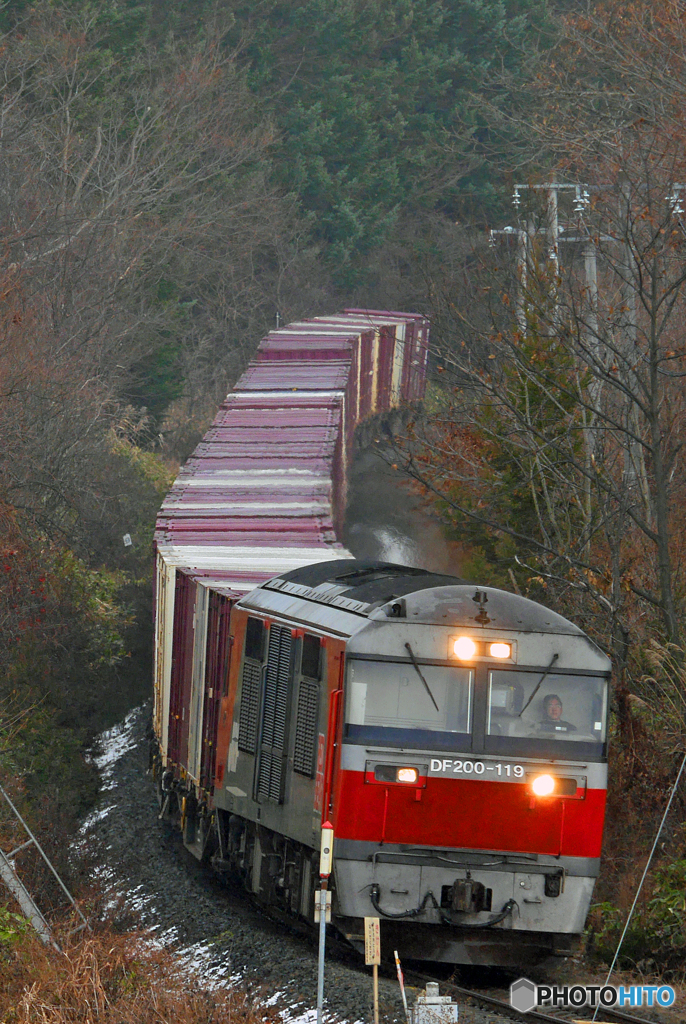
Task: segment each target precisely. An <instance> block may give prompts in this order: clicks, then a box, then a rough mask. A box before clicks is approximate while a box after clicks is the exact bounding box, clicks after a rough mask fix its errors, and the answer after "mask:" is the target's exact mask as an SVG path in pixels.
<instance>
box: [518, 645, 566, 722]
mask: <svg viewBox="0 0 686 1024" xmlns="http://www.w3.org/2000/svg"><path fill="white" fill-rule="evenodd" d="M559 657H560V655H559V654H553V656H552V658H551V659H550V664H549V665H548V667H547V669H546V670H545V672H544V673H543V675H542V676H541V678H540V679H539V680H538V682H537V683H536V686H535V687H534V692H533V693H532V694H531V696H530V697H529V699H528V701H527V702H526V704H525V705H524V707H523V708H522V710H521V711H520V712H519V714H518V715H517V718H521V717H522V715H523V714H524V712H525V711H526V709H527V708H528V706H529V704H531V701H532V700H533V699H534V697H535V696H536V694H537V693H538V691H539V690H540V689H541V683H542V682H543V680H544V679H546V678H547V676H548V673H549V672H550V670H551V668H552V667H553V665H554V664H555V662H556V661H557V659H558V658H559Z"/></svg>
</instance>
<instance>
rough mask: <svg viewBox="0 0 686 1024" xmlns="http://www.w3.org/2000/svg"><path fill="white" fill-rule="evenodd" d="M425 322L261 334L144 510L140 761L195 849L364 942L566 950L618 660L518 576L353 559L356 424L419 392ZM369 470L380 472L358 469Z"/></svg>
mask: <svg viewBox="0 0 686 1024" xmlns="http://www.w3.org/2000/svg"><path fill="white" fill-rule="evenodd" d="M427 345H428V325H427V323H426V321H425V320H424V319H423V318H422V317H420V316H417V315H409V314H403V313H392V312H380V311H370V310H346V311H345V312H344V313H343V314H339V315H338V316H335V317H329V318H315V319H313V320H310V321H304V322H301V323H296V324H290V325H288V326H287V327H285V328H283V329H281V330H277V331H273V332H271V333H270V334H269V335H268V336H267V338H265V339H264V341H263V342H262V344H261V346H260V349H259V350H258V353H257V357H256V360H255V361H254V363H253V364H251V366H250V367H249V369H248V370H247V371H246V373H245V374H244V375H243V377H242V378H241V379H240V381H239V382H238V383H237V385H236V387H235V389H234V391H233V392H232V393H231V394H230V395H229V396H228V398H227V399H226V401H225V403H224V405H223V406H222V408H221V409H220V411H219V414H218V416H217V418H216V420H215V423H214V425H213V427H212V428H211V430H210V431H209V432H208V434H207V435H206V436H205V438H204V439H203V441H202V443H201V444H200V445H199V446H198V448H197V449H196V451H195V452H194V454H193V456H192V457H191V459H190V460H189V462H188V463H187V465H186V466H185V467H184V469H183V470H182V472H181V474H180V475H179V478H178V479H177V481H176V483H175V484H174V486H173V488H172V490H171V492H170V493H169V495H168V497H167V499H166V500H165V502H164V505H163V507H162V510H161V512H160V515H159V518H158V523H157V530H156V538H155V541H156V551H157V555H156V557H157V572H156V596H155V630H156V632H155V710H154V731H155V744H154V752H153V768H154V775H155V778H156V780H157V786H158V795H159V799H160V802H161V805H162V811H161V815H162V816H167V817H171V818H173V819H175V820H177V821H178V823H179V825H180V827H181V830H182V834H183V841H184V843H185V845H186V847H187V848H188V849H189V850H191V851H192V852H193V853H194V854H195V856H197V857H198V858H207V859H209V860H211V862H212V864H213V865H214V867H215V868H216V869H217V870H219V871H225V872H231V873H232V874H234V875H235V874H238V875H240V876H241V877H242V879H243V881H244V884H245V885H246V887H247V888H248V889H249V890H250V891H251V892H252V893H253V894H254V895H255V897H256V898H257V899H258V900H259V901H261V902H262V903H263V904H265V905H268V906H270V907H271V908H273V909H275V910H277V911H280V912H281V913H282V914H283V915H286V916H288V917H290V918H292V919H293V920H296V919H299V920H305V921H312V920H313V914H314V901H315V893H316V890H317V887H318V857H319V853H318V851H319V845H320V835H321V827H322V823H323V822H324V821H326V820H327V819H329V820H330V822H331V823H332V824H333V827H334V835H335V840H334V865H333V876H332V880H331V883H330V888H331V889H332V924H333V926H334V927H335V928H336V929H337V931H338V932H339V933H340V934H341V935H343V936H345V937H346V938H347V939H348V941H349V942H350V943H351V944H352V945H353V946H355V947H357V948H358V949H361V948H362V945H363V919H364V918H365V917H368V916H377V917H379V918H381V920H382V932H381V934H382V943H383V945H384V947H386V948H388V949H390V950H393V949H397V950H398V951H399V952H400V955H401V956H404V957H407V958H412V959H417V960H431V961H443V962H448V963H455V964H465V963H472V964H496V965H502V966H522V965H525V964H530V963H532V962H534V961H537V960H541V959H543V958H545V957H546V956H548V955H551V954H562V955H564V954H567V953H569V952H570V951H571V950H572V948H573V945H574V940H575V938H576V937H577V936H578V935H579V934H580V933H581V931H582V929H583V926H584V921H585V917H586V913H587V910H588V907H589V903H590V899H591V894H592V891H593V885H594V879H595V877H596V876H597V873H598V867H599V858H600V851H601V839H602V829H603V818H604V807H605V791H606V781H607V768H606V765H607V761H606V723H607V689H608V679H609V671H610V665H609V662H608V660H607V658H606V657H605V656H604V655H603V654H602V652H600V651H599V650H598V649H597V648H596V647H595V646H594V645H593V644H592V642H591V641H590V640H589V639H588V637H586V636H585V635H584V633H583V632H582V631H581V630H579V629H578V628H577V627H576V626H574V625H573V624H572V623H570V622H569V621H567V620H566V619H564V618H562V617H561V616H559V615H557V614H555V613H554V612H551V611H549V610H547V609H546V608H544V607H543V606H541V605H539V604H536V603H535V602H533V601H529V600H527V599H526V598H523V597H520V596H518V595H515V594H510V593H507V592H505V591H501V590H497V589H494V588H491V587H484V586H478V585H475V584H473V583H467V582H465V581H464V580H461V579H458V578H455V577H452V576H447V575H440V574H436V573H431V572H428V571H425V570H422V569H417V568H411V567H407V566H400V565H395V564H391V563H388V562H375V561H359V560H356V559H354V558H353V557H352V556H351V555H350V553H349V552H347V551H346V550H345V549H344V548H343V547H342V546H341V545H340V544H339V543H338V541H337V539H336V537H337V534H338V533H339V531H340V528H341V524H342V519H343V515H344V508H345V493H346V476H347V470H348V463H349V458H350V452H351V451H352V442H353V434H354V430H355V426H356V425H357V424H358V423H359V422H361V421H362V420H364V419H366V418H368V417H369V416H371V415H374V414H380V413H381V414H383V413H388V412H389V410H392V409H393V408H394V407H397V406H402V405H407V404H410V403H412V402H416V401H417V400H419V399H420V398H421V395H422V388H423V381H424V367H425V363H426V353H427ZM372 486H373V484H372Z"/></svg>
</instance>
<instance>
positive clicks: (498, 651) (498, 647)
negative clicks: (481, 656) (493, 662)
mask: <svg viewBox="0 0 686 1024" xmlns="http://www.w3.org/2000/svg"><path fill="white" fill-rule="evenodd" d="M488 653H489V654H490V656H491V657H492V658H511V657H512V648H511V647H510V645H509V644H502V643H498V644H491V646H490V647H489V648H488Z"/></svg>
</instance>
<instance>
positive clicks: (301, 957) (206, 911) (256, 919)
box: [83, 708, 507, 1024]
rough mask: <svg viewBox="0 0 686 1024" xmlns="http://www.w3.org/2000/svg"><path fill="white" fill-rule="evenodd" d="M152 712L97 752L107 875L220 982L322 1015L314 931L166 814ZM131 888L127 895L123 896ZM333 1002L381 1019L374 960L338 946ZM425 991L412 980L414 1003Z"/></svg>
mask: <svg viewBox="0 0 686 1024" xmlns="http://www.w3.org/2000/svg"><path fill="white" fill-rule="evenodd" d="M148 714H149V711H148V709H147V708H141V709H138V710H136V711H133V712H131V713H130V715H129V716H128V717H127V718H126V720H125V722H123V723H122V724H121V725H120V726H117V727H115V728H114V729H112V730H110V731H109V732H107V733H105V734H103V736H102V738H101V744H100V749H99V751H96V755H95V758H94V759H95V761H96V763H97V765H98V767H99V768H100V771H101V775H102V779H103V789H102V793H101V796H100V802H99V807H98V808H97V809H96V810H95V811H94V812H93V813H92V814H91V815H90V817H89V819H88V820H87V821H86V822H85V823H84V829H83V833H84V837H89V838H92V839H93V840H94V841H95V842H96V843H97V847H98V849H99V850H101V851H102V853H101V856H102V859H103V864H102V875H103V877H104V878H106V879H107V885H108V887H109V888H110V890H111V895H112V898H115V897H117V896H118V897H119V898H120V901H121V907H122V910H123V911H124V912H130V914H131V917H132V920H135V921H138V922H140V924H142V925H143V926H144V927H146V928H150V929H152V930H153V931H154V933H155V935H157V936H158V937H159V939H160V940H162V941H164V942H165V944H176V946H177V947H178V949H179V955H180V956H181V957H183V958H184V959H185V960H186V961H187V962H188V964H189V970H193V971H200V972H201V974H202V976H203V977H204V978H206V979H207V981H208V982H211V983H212V984H227V983H230V981H231V980H232V979H234V980H235V979H236V978H238V977H242V978H243V979H244V980H245V981H246V982H247V983H248V984H250V985H251V986H255V987H259V988H260V989H261V990H262V991H263V994H264V998H265V999H270V998H273V997H274V996H276V994H277V993H281V996H280V999H281V1001H282V1003H283V1006H284V1010H285V1013H284V1016H285V1018H286V1019H293V1018H301V1019H303V1020H304V1019H308V1020H311V1019H312V1014H311V1013H309V1012H308V1011H311V1010H312V1007H314V1006H315V1005H316V991H317V951H316V948H315V946H314V945H313V944H312V943H311V942H310V941H308V940H307V939H306V938H304V937H302V936H299V935H296V934H293V933H292V932H290V931H289V930H288V929H286V928H284V927H283V926H281V925H279V924H277V923H275V922H273V921H271V920H269V919H268V918H266V917H265V916H264V915H263V914H262V913H261V912H260V911H259V910H258V909H257V908H256V907H255V906H253V904H252V903H251V902H250V900H249V898H248V896H247V895H246V894H245V893H244V892H243V891H242V890H241V889H236V888H234V887H229V886H227V885H224V884H222V883H220V882H219V881H218V880H217V879H216V878H215V877H214V876H213V875H212V874H211V872H209V871H207V870H205V869H203V868H201V867H200V866H199V865H198V864H197V862H196V861H195V860H194V859H193V857H191V856H190V854H187V853H186V851H185V850H184V849H183V846H182V845H181V842H180V839H179V837H178V835H177V833H176V832H175V831H174V830H173V829H172V828H171V827H170V826H169V825H168V824H167V823H165V822H161V821H159V820H158V807H157V803H156V800H155V795H154V792H153V787H152V784H151V780H150V777H149V776H148V774H147V743H146V739H145V729H146V724H147V717H148ZM122 897H123V899H122ZM325 994H326V1004H327V1008H328V1012H329V1015H331V1016H332V1017H335V1018H337V1019H339V1020H347V1021H351V1022H353V1021H371V1020H372V982H371V968H365V967H364V965H360V963H359V960H358V958H357V957H356V956H355V955H354V954H353V953H352V952H351V953H350V954H346V953H343V954H341V953H339V952H336V953H335V954H334V955H333V956H327V964H326V981H325ZM415 995H416V990H413V989H410V990H409V991H408V996H409V999H410V1002H412V1000H413V999H414V996H415ZM379 1001H380V1009H381V1014H382V1017H383V1018H385V1019H386V1020H387V1021H392V1020H401V1019H402V1017H403V1011H402V1003H401V1001H400V994H399V989H398V984H397V981H396V980H395V978H394V977H393V978H390V977H389V978H385V977H380V979H379ZM506 1019H507V1018H505V1017H501V1016H499V1015H498V1014H495V1013H493V1012H491V1011H484V1010H481V1009H479V1008H476V1007H474V1006H471V1005H468V1004H467V1003H463V1004H461V1005H460V1022H461V1024H486V1022H489V1024H497V1022H504V1021H505V1020H506Z"/></svg>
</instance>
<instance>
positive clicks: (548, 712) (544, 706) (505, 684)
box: [486, 670, 607, 753]
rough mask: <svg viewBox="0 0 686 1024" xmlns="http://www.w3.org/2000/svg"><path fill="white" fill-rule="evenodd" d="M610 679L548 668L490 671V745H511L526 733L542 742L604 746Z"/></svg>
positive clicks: (533, 744) (532, 742)
mask: <svg viewBox="0 0 686 1024" xmlns="http://www.w3.org/2000/svg"><path fill="white" fill-rule="evenodd" d="M606 715H607V684H606V682H605V680H604V679H599V678H598V677H595V676H579V675H574V676H571V675H564V674H562V673H560V674H559V675H556V674H552V673H551V674H547V673H545V672H540V671H539V672H526V671H524V672H516V671H513V670H498V671H491V672H489V687H488V719H487V725H486V735H487V741H486V749H487V750H493V751H505V750H508V749H509V748H510V747H511V746H512V743H513V741H514V742H515V744H516V745H518V743H517V741H518V740H520V739H522V738H526V740H527V745H528V747H529V749H531V751H532V753H533V752H534V751H535V750H536V749H537V747H538V746H540V747H541V748H543V747H545V748H547V749H550V748H551V745H552V748H553V749H554V747H555V746H557V745H559V744H560V743H563V742H564V743H572V744H578V745H579V746H581V745H584V746H588V745H594V746H597V747H598V748H600V749H601V748H602V745H603V743H604V741H605V724H606Z"/></svg>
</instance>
